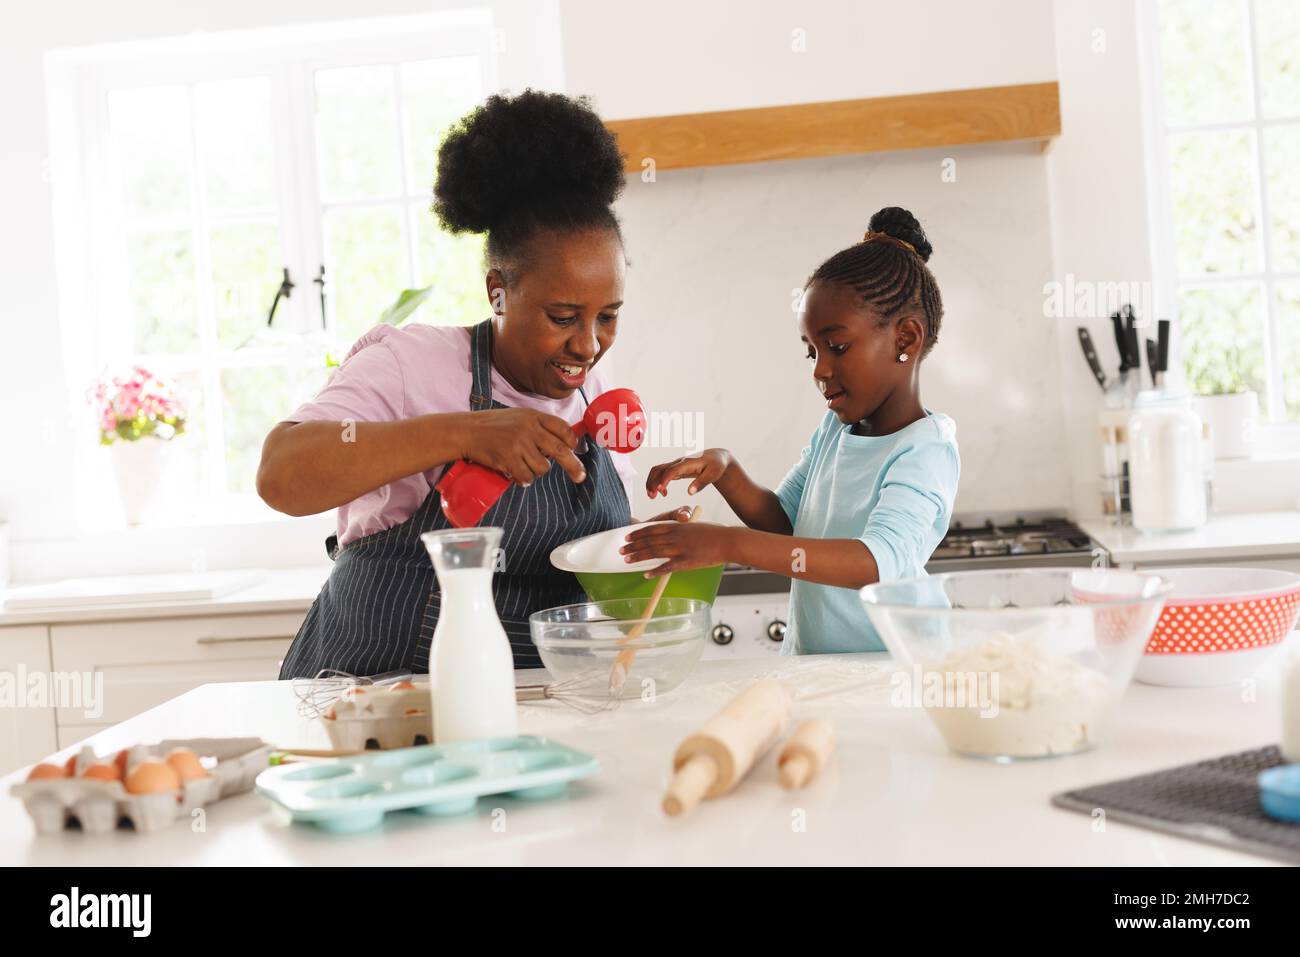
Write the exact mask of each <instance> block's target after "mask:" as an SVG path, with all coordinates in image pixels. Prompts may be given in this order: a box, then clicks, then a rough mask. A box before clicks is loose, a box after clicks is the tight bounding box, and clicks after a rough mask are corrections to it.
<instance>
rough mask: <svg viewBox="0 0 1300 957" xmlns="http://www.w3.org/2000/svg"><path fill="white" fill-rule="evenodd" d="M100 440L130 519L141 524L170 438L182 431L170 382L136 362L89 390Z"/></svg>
mask: <svg viewBox="0 0 1300 957" xmlns="http://www.w3.org/2000/svg"><path fill="white" fill-rule="evenodd" d="M90 401H91V404H92V406H93V407H94V409H95V414H96V416H97V418H98V421H99V441H100V444H101V445H107V446H109V448H110V452H111V455H112V457H113V471H114V473H115V475H116V477H117V489H118V494H119V496H120V497H121V499H122V511H123V513H124V514H125V516H126V521H127V524H128V525H138V524H140V519H141V518H142V517H143V516H144V514H145V512H146V511H147V510H148V508H149V505H150V503H151V502H152V501H153V498H154V496H155V495H156V494H157V491H158V485H159V483H160V482H161V480H162V476H163V471H164V469H165V467H166V451H167V446H168V444H169V443H170V442H171V441H172V440H173V439H175V438H176V437H177V436H179V435H181V434H183V433H184V432H185V418H186V412H185V405H184V403H183V402H182V401H181V400H180V398H179V397H178V396H177V394H176V390H175V389H174V388H173V387H172V385H171V383H169V382H168V381H166V380H165V379H161V378H159V377H158V376H156V375H154V374H153V373H152V372H150V371H149V370H148V369H145V368H144V367H143V366H136V367H135V368H133V369H132V370H131V372H130V374H129V375H125V376H113V377H112V378H108V379H101V380H99V381H98V382H96V383H95V384H94V386H92V388H91V390H90Z"/></svg>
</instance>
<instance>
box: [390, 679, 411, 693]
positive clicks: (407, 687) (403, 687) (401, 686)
mask: <svg viewBox="0 0 1300 957" xmlns="http://www.w3.org/2000/svg"><path fill="white" fill-rule="evenodd" d="M393 690H394V691H414V690H415V685H413V684H411V683H410V682H409V681H399V682H397V684H395V685H393Z"/></svg>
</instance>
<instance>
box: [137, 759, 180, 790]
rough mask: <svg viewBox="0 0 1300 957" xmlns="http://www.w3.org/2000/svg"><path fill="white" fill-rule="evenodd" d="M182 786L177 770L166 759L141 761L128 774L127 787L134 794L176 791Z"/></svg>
mask: <svg viewBox="0 0 1300 957" xmlns="http://www.w3.org/2000/svg"><path fill="white" fill-rule="evenodd" d="M180 786H181V779H180V777H178V776H177V774H176V770H175V769H174V768H173V767H172V766H171V765H170V764H167V763H166V762H165V761H141V762H140V763H139V764H137V765H136V766H135V767H133V768H132V769H131V772H130V773H129V774H128V775H127V776H126V789H127V790H128V791H130V792H131V793H132V794H157V793H159V792H161V791H176V790H179V789H180Z"/></svg>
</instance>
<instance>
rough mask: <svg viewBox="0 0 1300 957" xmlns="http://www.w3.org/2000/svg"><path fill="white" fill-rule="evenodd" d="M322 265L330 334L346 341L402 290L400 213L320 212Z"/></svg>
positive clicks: (397, 210) (403, 267)
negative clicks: (328, 298)
mask: <svg viewBox="0 0 1300 957" xmlns="http://www.w3.org/2000/svg"><path fill="white" fill-rule="evenodd" d="M325 261H326V267H325V268H326V269H327V270H328V272H327V276H328V277H329V290H328V291H329V294H330V295H331V296H332V297H333V300H334V307H333V308H334V331H335V335H336V336H338V338H340V339H344V340H347V341H348V342H352V341H354V340H356V339H358V338H359V337H360V336H361V334H362V333H363V332H365V331H366V330H367V329H369V328H370V327H371V326H373V325H374V324H375V323H376V321H378V319H379V314H380V313H382V312H383V311H384V310H385V309H387V308H388V306H389V305H391V304H392V302H393V300H394V299H396V298H397V296H398V294H399V293H400V292H401V291H402V289H403V288H405V285H406V279H405V277H406V253H405V251H404V250H403V248H402V224H401V209H400V208H399V207H392V208H389V209H368V210H367V209H348V210H331V211H330V212H328V213H326V214H325Z"/></svg>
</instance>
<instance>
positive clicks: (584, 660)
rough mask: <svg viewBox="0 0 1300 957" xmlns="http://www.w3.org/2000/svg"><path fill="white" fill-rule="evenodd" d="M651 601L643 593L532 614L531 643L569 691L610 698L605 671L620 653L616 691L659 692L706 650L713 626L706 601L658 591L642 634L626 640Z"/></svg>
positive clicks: (639, 694) (638, 694) (633, 693)
mask: <svg viewBox="0 0 1300 957" xmlns="http://www.w3.org/2000/svg"><path fill="white" fill-rule="evenodd" d="M649 604H650V602H649V600H648V599H645V598H616V599H610V600H607V601H592V602H582V603H581V604H577V605H561V606H559V607H558V608H547V609H545V610H544V611H539V612H535V613H534V614H532V615H530V616H529V618H528V626H529V630H530V631H531V632H532V638H533V644H535V645H536V646H537V653H538V654H539V655H540V656H541V659H542V664H543V665H545V666H546V670H547V671H549V672H550V675H551V683H552V684H554V685H562V687H563V690H564V691H565V692H567V693H571V694H575V695H581V696H585V697H595V698H600V697H608V696H609V694H610V691H609V687H610V674H611V672H612V671H613V669H614V666H615V663H616V662H618V661H619V660H620V656H622V660H623V662H624V663H625V664H626V665H627V668H626V679H625V680H624V681H623V683H622V686H621V689H620V691H619V696H620V697H623V698H639V697H643V696H646V695H654V694H661V693H663V692H666V691H671V690H672V689H673V688H675V687H677V686H678V685H679V684H681V682H682V679H683V678H685V677H686V675H687V673H688V672H689V671H690V670H691V668H693V667H694V666H695V663H696V662H697V661H699V660H700V656H701V655H702V654H703V653H704V642H705V641H706V640H707V637H708V634H709V629H710V628H711V627H712V624H713V621H712V616H711V613H710V606H709V603H708V602H703V601H699V600H697V599H693V598H672V597H668V596H664V597H663V598H661V599H660V600H659V605H658V607H657V608H656V609H655V613H654V616H653V617H651V618H650V620H649V621H648V622H646V625H645V630H644V632H642V634H641V635H640V636H639V637H637V638H635V639H634V640H632V641H628V635H629V634H630V633H631V632H632V630H633V629H634V628H635V626H636V624H637V622H638V621H639V620H641V619H643V618H644V617H645V614H646V611H647V610H648V607H649Z"/></svg>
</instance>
